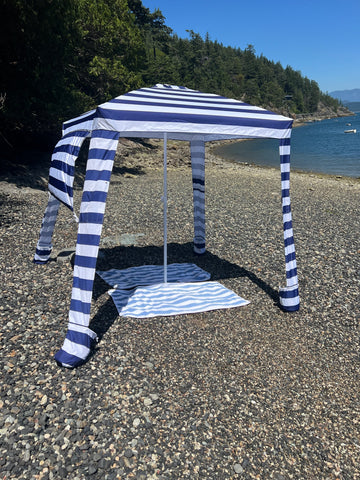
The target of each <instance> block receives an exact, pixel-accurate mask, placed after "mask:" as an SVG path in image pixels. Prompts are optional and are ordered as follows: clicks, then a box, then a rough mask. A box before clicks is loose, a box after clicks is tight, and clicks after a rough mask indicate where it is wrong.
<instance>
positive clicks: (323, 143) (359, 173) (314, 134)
mask: <svg viewBox="0 0 360 480" xmlns="http://www.w3.org/2000/svg"><path fill="white" fill-rule="evenodd" d="M348 123H350V124H351V126H348V125H347V124H348ZM352 128H355V129H356V130H357V133H344V130H348V129H352ZM214 153H215V154H217V155H220V156H221V157H223V158H226V159H229V160H232V161H237V162H247V163H251V164H256V165H266V166H275V167H278V166H279V140H273V139H260V140H249V141H246V142H237V143H233V144H229V145H224V146H221V147H218V148H216V149H215V152H214ZM291 169H292V170H302V171H305V172H317V173H327V174H330V175H344V176H348V177H355V178H358V177H360V113H356V115H354V116H351V117H341V118H333V119H329V120H323V121H321V122H313V123H307V124H305V125H304V126H301V127H296V128H294V129H293V131H292V134H291Z"/></svg>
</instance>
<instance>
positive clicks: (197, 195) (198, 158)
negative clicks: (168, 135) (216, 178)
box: [190, 140, 206, 255]
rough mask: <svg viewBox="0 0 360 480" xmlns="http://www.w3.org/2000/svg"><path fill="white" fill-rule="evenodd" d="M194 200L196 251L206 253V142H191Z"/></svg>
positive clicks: (200, 253) (199, 253)
mask: <svg viewBox="0 0 360 480" xmlns="http://www.w3.org/2000/svg"><path fill="white" fill-rule="evenodd" d="M190 151H191V167H192V183H193V201H194V252H195V253H197V254H198V255H202V254H203V253H205V250H206V245H205V142H204V141H202V140H192V141H191V142H190Z"/></svg>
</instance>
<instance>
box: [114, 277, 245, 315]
mask: <svg viewBox="0 0 360 480" xmlns="http://www.w3.org/2000/svg"><path fill="white" fill-rule="evenodd" d="M109 294H110V295H111V297H112V299H113V300H114V303H115V305H116V308H117V310H118V312H119V315H120V316H122V317H135V318H151V317H159V316H169V315H183V314H188V313H197V312H207V311H210V310H218V309H223V308H234V307H241V306H244V305H247V304H248V303H249V302H248V301H247V300H244V299H243V298H241V297H239V296H238V295H236V294H235V293H234V292H232V291H231V290H229V289H227V288H226V287H224V286H223V285H221V284H220V283H218V282H200V283H161V284H157V285H150V286H146V287H138V288H136V289H134V290H130V291H129V290H120V289H117V288H116V289H114V290H110V291H109Z"/></svg>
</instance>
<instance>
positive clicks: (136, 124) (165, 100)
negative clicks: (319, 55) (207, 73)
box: [94, 84, 292, 141]
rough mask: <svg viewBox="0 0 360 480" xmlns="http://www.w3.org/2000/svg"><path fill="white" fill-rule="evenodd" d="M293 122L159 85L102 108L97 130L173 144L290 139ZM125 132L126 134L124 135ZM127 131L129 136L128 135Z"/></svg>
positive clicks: (235, 103) (229, 101) (215, 97)
mask: <svg viewBox="0 0 360 480" xmlns="http://www.w3.org/2000/svg"><path fill="white" fill-rule="evenodd" d="M291 126H292V119H290V118H286V117H283V116H282V115H277V114H275V113H273V112H271V111H269V110H265V109H263V108H260V107H253V106H252V105H248V104H247V103H244V102H241V101H239V100H232V99H228V98H226V97H222V96H220V95H214V94H208V93H202V92H199V91H197V90H190V89H188V88H184V87H176V86H170V85H168V86H166V85H161V84H159V85H155V86H154V87H152V88H141V89H139V90H136V91H132V92H129V93H126V94H125V95H121V96H119V97H117V98H115V99H113V100H111V101H109V102H107V103H104V104H102V105H100V106H99V107H98V109H97V116H96V118H95V119H94V128H104V129H112V130H116V131H118V132H121V133H122V135H123V134H124V136H139V137H150V138H162V137H163V133H164V132H167V134H168V138H169V139H180V140H192V139H203V140H205V141H209V140H221V139H223V138H243V137H247V138H248V137H255V138H256V137H258V138H259V137H265V138H279V139H280V138H285V137H288V136H289V135H290V133H291ZM123 132H124V133H123ZM125 132H126V133H125Z"/></svg>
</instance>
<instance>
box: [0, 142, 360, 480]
mask: <svg viewBox="0 0 360 480" xmlns="http://www.w3.org/2000/svg"><path fill="white" fill-rule="evenodd" d="M144 152H146V155H144ZM118 153H119V155H118V158H117V160H116V164H115V167H114V174H113V177H112V182H111V185H110V191H109V196H108V202H107V209H106V215H105V222H104V228H103V233H102V243H101V248H100V255H99V260H98V267H99V268H100V269H102V270H106V269H109V268H126V267H130V266H135V265H141V264H161V262H162V242H163V240H162V239H163V225H162V203H161V199H160V197H161V191H162V168H161V163H162V158H161V145H160V144H159V143H156V142H152V143H151V144H148V145H147V144H146V143H145V145H144V143H139V142H138V143H135V144H134V143H133V142H130V141H128V140H123V141H122V143H121V144H120V146H119V152H118ZM168 157H169V165H170V166H169V172H168V186H169V194H168V195H169V215H168V216H169V226H168V241H169V247H168V254H169V263H170V262H194V263H196V264H197V265H199V266H200V267H202V268H204V269H205V270H208V271H209V272H211V274H212V278H213V279H214V280H217V281H219V282H221V283H222V284H223V285H225V286H226V287H228V288H230V289H232V290H233V291H235V292H236V293H238V294H239V295H241V296H242V297H244V298H246V299H247V300H250V302H251V303H250V304H249V305H247V306H245V307H240V308H234V309H229V310H217V311H213V312H206V313H199V314H195V315H179V316H174V317H160V318H152V319H146V320H137V319H130V318H120V317H118V315H117V312H116V309H115V307H114V304H113V302H112V300H111V298H110V297H109V296H108V294H107V290H108V286H107V285H106V284H105V283H104V282H103V281H102V280H101V279H100V278H98V277H97V278H96V280H95V287H94V294H93V305H92V316H91V318H92V320H91V325H90V326H91V328H92V329H93V330H95V331H96V332H97V333H98V336H99V338H100V341H99V343H98V344H97V346H96V348H95V349H94V351H93V354H92V356H91V357H90V359H89V360H88V361H87V363H86V364H84V365H83V366H81V367H79V368H77V369H75V370H66V369H62V368H60V367H58V366H57V364H56V363H55V361H54V360H53V355H54V353H55V352H56V351H57V350H58V349H59V348H60V347H61V345H62V342H63V339H64V337H65V333H66V329H67V321H68V319H67V316H68V309H69V304H70V295H71V286H72V264H71V261H69V259H68V257H67V256H66V255H63V253H62V252H63V250H64V249H69V250H71V249H73V248H74V246H75V242H76V234H77V228H76V224H75V223H73V222H72V221H71V219H72V215H71V213H70V212H69V211H68V210H67V209H66V208H65V207H62V208H61V209H60V215H59V219H58V222H57V225H56V229H55V235H54V241H53V243H54V250H53V255H52V259H51V261H50V262H49V263H48V264H47V265H45V266H40V265H34V264H33V263H32V258H33V255H34V250H35V245H36V242H37V240H38V235H39V229H40V225H41V220H42V215H43V212H44V209H45V206H46V202H47V194H46V191H45V184H46V177H47V169H48V164H46V165H45V167H44V165H41V164H40V165H37V167H33V168H32V169H31V170H29V169H28V168H26V167H25V166H24V168H23V170H22V172H21V174H19V171H18V170H13V171H11V169H9V170H8V171H7V172H6V173H4V174H3V175H2V177H1V178H0V180H1V182H0V201H1V203H0V215H1V217H0V218H1V227H0V228H1V248H0V256H1V270H2V275H1V278H2V289H1V290H2V291H1V302H0V318H1V320H0V322H1V323H0V339H1V356H0V363H1V371H2V382H1V396H0V478H1V479H2V480H5V479H6V480H9V479H14V480H15V479H16V480H20V479H21V480H25V479H26V480H41V479H43V480H45V479H46V480H47V479H54V480H58V479H71V480H85V479H86V480H89V479H94V480H97V479H99V480H100V479H101V480H111V479H136V480H147V479H149V480H150V479H151V480H153V479H159V480H160V479H167V480H175V479H183V478H188V479H191V480H194V479H211V480H213V479H219V480H228V479H266V480H267V479H275V480H287V479H307V480H311V479H314V480H319V479H324V480H325V479H327V480H330V479H333V480H335V479H343V480H345V479H346V480H350V479H351V480H352V479H357V478H360V401H359V380H360V372H359V367H360V356H359V317H360V306H359V303H360V301H359V287H360V260H359V258H360V242H359V231H360V212H359V208H360V207H359V206H360V182H359V180H356V179H352V178H345V177H344V178H335V177H330V176H325V175H323V176H322V175H311V174H301V173H292V175H291V198H292V210H293V220H294V233H295V244H296V253H297V259H298V273H299V280H300V287H299V288H300V299H301V308H300V311H299V312H296V313H291V314H289V313H284V312H282V311H281V310H280V309H279V306H278V299H277V292H278V287H279V286H285V272H284V267H285V263H284V252H283V240H282V216H281V199H280V173H279V171H277V170H274V169H267V168H259V167H252V166H246V165H237V164H232V163H226V162H224V161H222V160H220V159H218V158H216V157H214V156H213V155H212V154H211V151H210V150H209V151H208V155H207V165H206V210H207V212H206V218H207V224H206V225H207V249H208V252H207V253H206V255H205V256H203V257H195V256H194V255H193V253H192V244H191V242H192V201H191V198H192V193H191V172H190V168H189V151H188V146H187V145H186V144H184V145H181V147H178V146H177V145H175V144H173V143H172V142H170V143H169V155H168ZM79 167H80V168H79V175H78V178H77V181H76V185H77V190H76V191H75V205H76V208H77V209H78V207H79V205H80V198H81V188H80V186H81V181H82V178H83V177H82V172H83V166H81V165H79ZM44 168H45V170H44ZM125 234H127V235H125Z"/></svg>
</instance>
